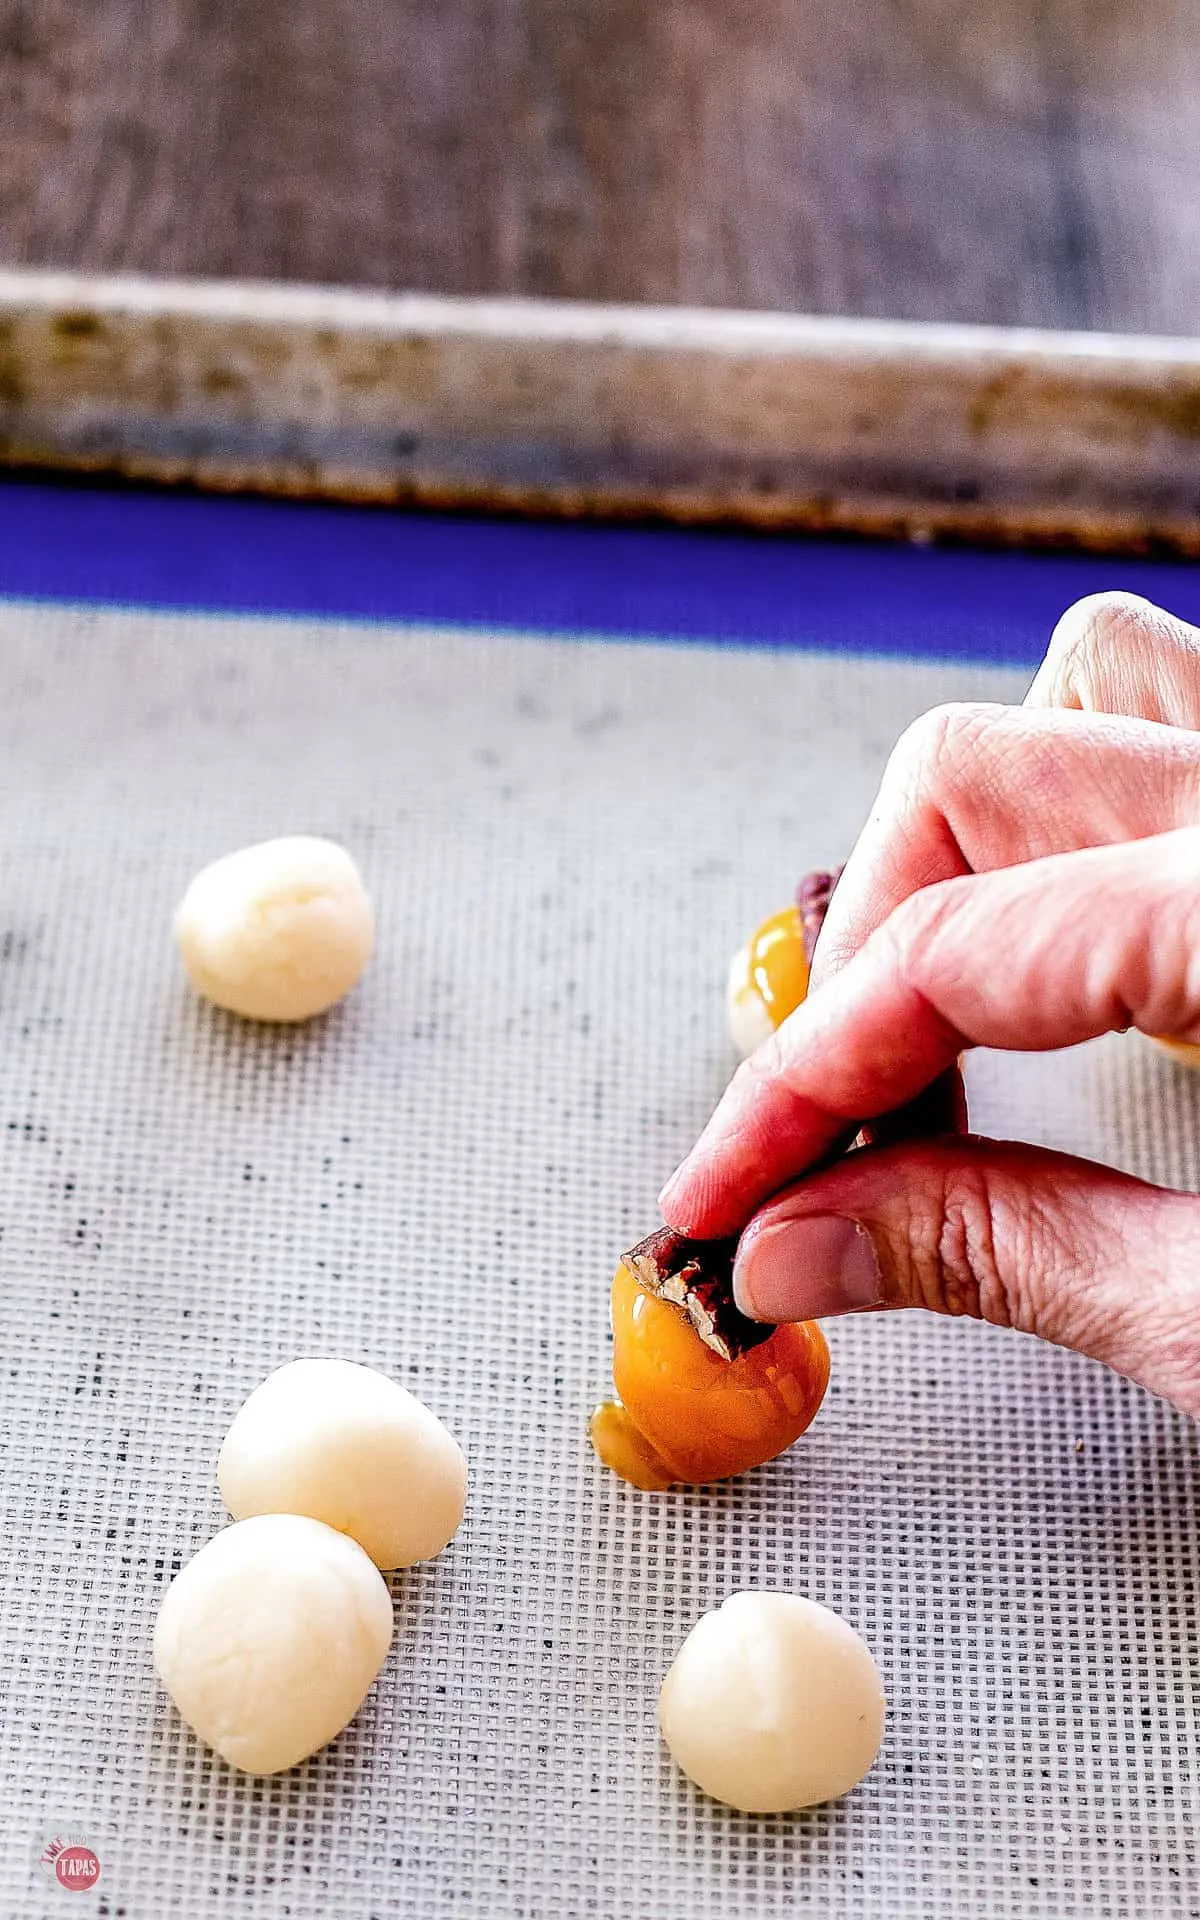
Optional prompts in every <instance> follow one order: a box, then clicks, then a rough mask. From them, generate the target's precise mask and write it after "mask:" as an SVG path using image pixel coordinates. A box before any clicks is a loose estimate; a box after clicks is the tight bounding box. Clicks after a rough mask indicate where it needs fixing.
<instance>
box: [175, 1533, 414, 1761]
mask: <svg viewBox="0 0 1200 1920" xmlns="http://www.w3.org/2000/svg"><path fill="white" fill-rule="evenodd" d="M391 1638H392V1603H391V1599H390V1597H389V1595H388V1590H387V1588H386V1586H385V1585H384V1583H383V1580H382V1579H381V1577H380V1575H379V1572H378V1570H377V1569H376V1568H375V1567H373V1566H372V1564H371V1562H370V1560H368V1558H367V1556H366V1554H365V1553H364V1552H363V1550H362V1548H361V1547H358V1546H356V1545H355V1544H354V1541H353V1540H348V1539H347V1538H346V1536H345V1534H342V1533H335V1532H334V1531H333V1529H332V1527H323V1526H321V1525H320V1523H319V1522H318V1521H316V1520H303V1519H299V1518H297V1517H296V1516H295V1515H292V1514H279V1513H277V1514H269V1515H265V1516H263V1517H262V1518H261V1519H257V1520H243V1521H242V1522H241V1523H240V1525H238V1526H235V1527H226V1529H225V1531H224V1532H223V1533H219V1534H217V1536H216V1538H215V1539H213V1540H210V1541H209V1542H208V1545H207V1546H205V1547H201V1549H200V1551H199V1553H197V1554H196V1555H195V1556H194V1558H193V1559H191V1560H189V1561H188V1563H187V1565H186V1567H184V1569H183V1571H182V1573H180V1574H179V1575H178V1576H177V1578H176V1579H175V1580H174V1581H173V1582H172V1584H171V1586H170V1587H169V1588H168V1590H167V1595H166V1598H165V1599H164V1601H163V1603H162V1607H161V1609H160V1610H159V1615H158V1623H157V1625H156V1627H155V1629H154V1665H155V1667H156V1668H157V1670H158V1674H159V1677H160V1678H161V1680H162V1683H163V1685H164V1686H165V1687H166V1689H167V1692H168V1693H169V1694H170V1696H171V1698H172V1700H173V1701H174V1702H175V1705H176V1706H177V1707H178V1709H179V1711H180V1713H181V1714H182V1715H183V1717H184V1719H185V1720H186V1721H187V1723H188V1725H189V1726H190V1727H192V1728H193V1729H194V1730H195V1732H196V1733H198V1734H199V1736H200V1738H201V1739H202V1740H204V1741H206V1742H207V1744H208V1745H209V1746H210V1747H213V1748H214V1749H215V1750H216V1752H217V1753H219V1754H220V1756H221V1758H222V1759H223V1760H228V1762H229V1764H230V1766H233V1767H240V1768H241V1769H242V1770H243V1772H245V1773H280V1772H282V1770H283V1769H284V1768H285V1767H294V1766H296V1765H297V1764H298V1763H299V1762H300V1761H301V1760H305V1759H307V1758H308V1756H309V1754H310V1753H316V1751H317V1749H318V1748H319V1747H323V1746H325V1745H326V1743H327V1742H328V1741H330V1740H333V1739H334V1738H335V1737H336V1736H337V1735H338V1734H339V1733H340V1732H341V1731H342V1729H343V1727H345V1726H346V1725H347V1724H348V1723H349V1722H350V1721H351V1720H352V1719H353V1718H354V1715H355V1714H356V1713H357V1712H358V1709H359V1707H360V1706H361V1705H362V1703H363V1700H364V1698H365V1697H366V1694H367V1690H368V1689H369V1687H370V1686H371V1683H372V1681H373V1680H374V1679H375V1676H376V1675H377V1674H378V1672H379V1669H380V1668H381V1667H382V1665H383V1662H384V1659H385V1658H386V1655H387V1650H388V1647H389V1646H390V1644H391Z"/></svg>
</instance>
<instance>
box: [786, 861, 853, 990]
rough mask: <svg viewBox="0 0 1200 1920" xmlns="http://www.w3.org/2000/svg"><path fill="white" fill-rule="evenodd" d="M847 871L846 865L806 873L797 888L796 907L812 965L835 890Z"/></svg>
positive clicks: (805, 948) (806, 952)
mask: <svg viewBox="0 0 1200 1920" xmlns="http://www.w3.org/2000/svg"><path fill="white" fill-rule="evenodd" d="M845 871H846V869H845V867H844V866H841V867H837V868H835V870H834V871H833V872H832V873H806V874H805V876H804V878H803V880H802V881H801V882H800V885H799V886H798V887H797V888H796V908H797V911H798V912H799V915H800V931H801V935H802V936H803V940H804V958H805V959H806V960H807V961H808V964H809V966H810V967H811V965H812V959H813V954H814V953H815V952H816V950H817V941H818V939H819V938H820V934H821V928H822V927H823V926H824V925H825V915H826V914H827V913H828V912H829V902H830V901H831V900H832V899H833V890H834V888H835V887H836V886H837V883H838V881H839V880H840V879H841V877H842V875H843V873H844V872H845Z"/></svg>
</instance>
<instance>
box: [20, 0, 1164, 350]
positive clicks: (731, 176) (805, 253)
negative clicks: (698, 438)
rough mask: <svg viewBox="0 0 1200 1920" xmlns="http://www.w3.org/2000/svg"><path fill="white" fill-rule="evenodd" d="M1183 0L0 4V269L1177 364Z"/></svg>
mask: <svg viewBox="0 0 1200 1920" xmlns="http://www.w3.org/2000/svg"><path fill="white" fill-rule="evenodd" d="M1198 156H1200V34H1198V33H1197V32H1196V16H1195V9H1194V5H1192V4H1190V0H1137V3H1136V4H1131V0H857V3H855V0H254V4H247V0H154V3H153V4H147V0H86V4H83V3H82V0H0V263H4V264H9V265H13V264H27V265H46V266H64V267H72V268H81V269H87V270H97V271H112V270H117V271H128V270H132V271H141V272H150V273H164V274H166V273H174V274H187V275H197V274H198V275H222V276H243V275H249V276H252V277H257V278H263V277H267V278H280V279H294V280H308V281H316V282H322V283H331V282H332V283H341V284H358V285H365V286H380V287H393V288H419V289H424V290H429V291H434V292H446V293H470V294H480V293H500V294H535V295H544V296H552V297H558V298H566V299H586V300H612V301H631V302H644V301H649V302H662V303H676V302H682V303H695V304H702V305H714V306H739V307H752V308H772V309H791V310H801V311H809V312H814V313H846V314H863V315H884V316H898V317H910V318H914V319H924V320H947V319H949V320H965V321H983V322H991V323H996V324H1017V325H1020V324H1028V325H1035V326H1052V327H1086V328H1113V329H1119V330H1137V329H1141V330H1145V331H1157V332H1178V333H1185V334H1191V333H1193V332H1194V331H1195V330H1196V318H1197V315H1198V314H1200V192H1198V190H1197V189H1198V187H1200V177H1198V176H1200V159H1198Z"/></svg>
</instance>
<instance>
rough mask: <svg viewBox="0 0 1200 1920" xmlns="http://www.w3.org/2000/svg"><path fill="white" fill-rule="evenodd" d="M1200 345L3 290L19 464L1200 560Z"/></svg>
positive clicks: (483, 303) (247, 487)
mask: <svg viewBox="0 0 1200 1920" xmlns="http://www.w3.org/2000/svg"><path fill="white" fill-rule="evenodd" d="M1198 455H1200V345H1197V344H1196V343H1193V342H1191V341H1183V340H1170V339H1152V338H1145V337H1125V336H1099V335H1087V334H1054V333H1036V332H1031V331H1029V330H1021V331H1012V332H1006V331H1005V330H1002V329H993V328H974V327H949V326H947V327H926V326H921V325H915V324H909V323H895V324H892V323H885V322H875V321H853V320H847V321H841V320H825V319H814V318H808V317H803V316H797V317H789V316H781V315H763V314H730V313H715V312H713V313H710V312H705V311H701V310H685V309H680V310H674V309H643V308H592V307H586V306H566V305H559V304H554V303H548V302H536V301H494V300H478V301H472V300H451V299H445V300H443V299H437V298H434V297H430V296H420V295H396V296H391V295H384V294H375V293H356V292H354V291H350V290H342V289H319V288H317V289H314V288H301V287H281V286H254V285H246V284H241V283H222V282H207V283H205V282H198V283H191V282H180V281H151V280H140V279H134V278H116V279H95V278H91V277H88V276H77V275H66V274H46V273H39V272H33V271H21V270H8V271H0V465H4V466H8V467H9V468H14V469H20V468H24V469H36V470H50V471H64V472H75V473H90V474H98V475H105V474H107V475H113V476H121V477H125V478H129V479H133V480H139V481H150V482H155V483H160V484H171V485H180V484H185V485H194V486H199V487H204V488H211V489H216V490H222V491H251V492H261V493H270V494H277V495H288V496H298V497H319V498H326V499H342V500H352V501H369V502H377V503H404V502H418V503H422V504H432V505H437V506H463V507H472V508H484V509H490V510H497V511H508V512H523V513H537V514H561V515H569V516H586V515H597V516H606V517H613V516H616V517H637V518H645V517H663V518H667V519H671V520H675V521H680V522H690V523H705V522H708V523H712V522H732V523H741V524H746V525H752V526H756V527H761V528H786V527H800V528H806V529H812V530H820V531H836V532H843V533H863V534H872V535H887V536H893V537H906V538H918V539H933V538H954V539H967V540H982V541H992V542H996V541H998V542H1020V543H1024V544H1029V543H1035V544H1039V545H1064V544H1068V545H1082V546H1086V547H1089V548H1092V549H1096V550H1110V551H1111V550H1126V551H1129V550H1136V551H1166V552H1178V553H1181V554H1187V555H1195V554H1200V459H1198Z"/></svg>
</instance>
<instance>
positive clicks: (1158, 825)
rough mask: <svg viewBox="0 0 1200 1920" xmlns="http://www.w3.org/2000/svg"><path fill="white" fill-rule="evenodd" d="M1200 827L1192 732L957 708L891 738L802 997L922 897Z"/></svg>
mask: <svg viewBox="0 0 1200 1920" xmlns="http://www.w3.org/2000/svg"><path fill="white" fill-rule="evenodd" d="M1198 820H1200V734H1196V735H1194V734H1191V733H1183V732H1176V731H1171V730H1168V729H1165V728H1163V727H1159V726H1154V725H1152V724H1150V723H1148V722H1145V721H1140V720H1124V719H1114V718H1111V717H1109V716H1107V715H1084V714H1080V713H1060V712H1027V711H1024V710H1023V709H1021V708H1020V707H995V706H979V705H954V706H946V707H937V708H934V710H933V711H932V712H931V713H927V714H924V715H923V716H922V717H921V719H920V720H918V721H917V722H916V723H915V725H913V726H912V727H910V728H909V729H908V731H907V732H906V733H905V734H904V736H903V737H902V739H901V740H900V742H899V744H898V746H897V747H896V750H895V752H894V753H893V754H892V757H891V759H890V760H889V762H888V766H887V770H886V772H885V773H884V777H883V782H882V784H881V786H880V790H879V796H878V798H877V800H876V802H875V805H874V807H873V809H872V811H871V816H870V819H869V820H868V822H867V825H866V827H865V828H864V830H863V833H862V835H861V837H860V839H859V842H858V845H857V846H856V847H855V849H854V852H853V854H852V855H851V857H850V860H849V861H848V862H847V865H846V870H845V872H844V873H843V875H842V877H841V880H840V881H839V882H838V885H837V888H836V890H835V892H834V894H833V898H832V900H831V902H830V905H829V911H828V914H827V915H826V919H825V925H824V927H823V929H822V932H821V940H820V944H819V946H818V948H817V953H816V957H815V960H814V965H813V985H814V987H818V986H820V984H821V982H822V981H823V980H825V979H827V978H828V977H829V975H830V974H832V973H835V972H836V971H837V970H838V968H839V967H842V966H845V964H846V962H847V960H849V958H850V957H851V955H852V954H854V953H855V952H857V950H858V948H859V947H860V946H862V944H863V942H864V941H865V940H866V939H868V938H869V936H870V935H871V934H872V933H873V932H874V930H875V928H876V927H878V926H881V925H882V924H883V922H884V921H885V920H886V919H887V916H888V914H889V913H891V912H892V911H893V910H894V909H895V908H896V907H898V906H899V905H900V903H901V901H903V900H906V899H907V898H908V896H909V895H910V894H913V893H916V892H917V891H918V889H919V888H921V887H927V886H932V885H934V884H935V883H936V882H937V881H939V880H950V879H954V878H956V877H957V876H959V875H961V874H965V873H986V872H990V871H992V870H993V869H995V868H997V867H1010V866H1016V865H1017V864H1018V863H1020V862H1021V861H1026V860H1036V859H1040V858H1042V857H1043V856H1045V855H1046V854H1051V853H1066V852H1068V851H1070V850H1071V849H1073V848H1076V847H1096V846H1110V845H1115V844H1116V843H1117V842H1118V841H1121V840H1140V839H1144V838H1146V837H1147V836H1148V835H1150V834H1154V833H1164V832H1167V831H1169V830H1170V829H1171V828H1173V827H1179V826H1186V825H1190V824H1192V823H1194V822H1196V821H1198Z"/></svg>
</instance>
